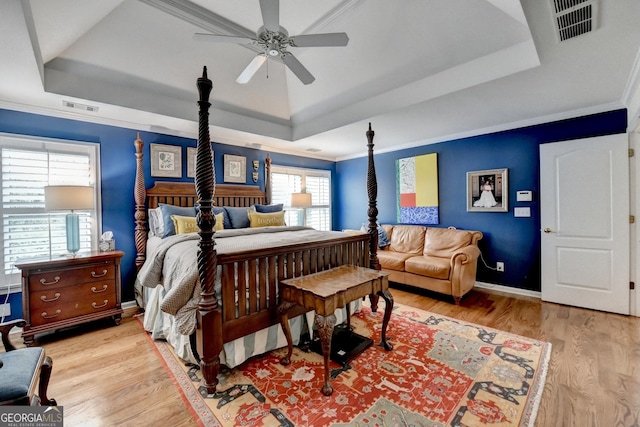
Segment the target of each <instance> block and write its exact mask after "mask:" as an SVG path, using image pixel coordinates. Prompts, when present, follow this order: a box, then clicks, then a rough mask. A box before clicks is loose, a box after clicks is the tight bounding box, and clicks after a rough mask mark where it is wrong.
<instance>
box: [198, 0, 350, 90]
mask: <svg viewBox="0 0 640 427" xmlns="http://www.w3.org/2000/svg"><path fill="white" fill-rule="evenodd" d="M260 10H261V12H262V21H263V23H264V25H263V26H262V27H260V28H259V29H258V32H257V33H256V36H255V38H249V37H244V36H226V35H218V34H206V33H196V34H194V35H193V38H194V39H196V40H203V41H211V42H223V43H238V44H243V45H253V46H258V47H259V48H260V49H262V50H263V52H260V53H259V54H258V56H256V57H255V58H253V60H252V61H251V62H250V63H249V65H248V66H247V67H246V68H245V69H244V71H242V73H240V75H239V76H238V78H237V79H236V82H237V83H241V84H244V83H248V82H249V80H251V77H253V75H254V74H255V73H256V72H257V71H258V70H259V69H260V67H261V66H262V64H264V63H265V61H266V60H267V58H274V59H276V58H279V59H280V60H282V62H284V65H286V66H287V67H288V68H289V69H290V70H291V71H292V72H293V74H295V75H296V77H298V78H299V79H300V81H301V82H302V83H304V84H305V85H308V84H310V83H312V82H313V81H314V80H315V77H313V75H312V74H311V73H310V72H309V71H308V70H307V69H306V68H305V67H304V65H302V64H301V63H300V61H298V59H297V58H296V57H295V56H294V55H293V54H292V53H291V52H289V51H288V50H287V48H288V47H290V46H291V47H319V46H346V45H347V43H349V37H348V36H347V34H346V33H325V34H305V35H300V36H289V33H288V32H287V30H286V29H284V28H283V27H281V26H280V23H279V21H280V17H279V16H280V1H279V0H260Z"/></svg>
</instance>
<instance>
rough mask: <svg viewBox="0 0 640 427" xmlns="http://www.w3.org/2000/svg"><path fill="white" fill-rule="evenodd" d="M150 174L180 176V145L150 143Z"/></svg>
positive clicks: (169, 176) (170, 176)
mask: <svg viewBox="0 0 640 427" xmlns="http://www.w3.org/2000/svg"><path fill="white" fill-rule="evenodd" d="M149 148H150V150H151V176H154V177H168V178H182V147H178V146H175V145H164V144H151V145H150V146H149Z"/></svg>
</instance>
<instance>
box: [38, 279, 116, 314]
mask: <svg viewBox="0 0 640 427" xmlns="http://www.w3.org/2000/svg"><path fill="white" fill-rule="evenodd" d="M115 297H116V289H115V283H114V281H111V282H108V281H101V282H96V283H84V284H82V285H75V286H67V287H63V288H58V289H46V290H43V291H31V293H30V296H29V307H30V308H31V310H43V309H46V310H49V309H50V308H51V307H53V306H57V305H60V304H70V303H76V302H80V301H91V302H94V301H102V300H104V299H110V300H115Z"/></svg>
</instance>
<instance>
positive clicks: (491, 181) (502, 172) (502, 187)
mask: <svg viewBox="0 0 640 427" xmlns="http://www.w3.org/2000/svg"><path fill="white" fill-rule="evenodd" d="M507 171H508V169H490V170H484V171H475V172H467V211H468V212H509V203H508V202H509V180H508V176H507Z"/></svg>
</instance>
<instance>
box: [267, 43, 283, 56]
mask: <svg viewBox="0 0 640 427" xmlns="http://www.w3.org/2000/svg"><path fill="white" fill-rule="evenodd" d="M278 47H279V46H278V44H277V43H270V44H268V45H267V54H268V55H269V56H279V55H280V49H278Z"/></svg>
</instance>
